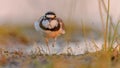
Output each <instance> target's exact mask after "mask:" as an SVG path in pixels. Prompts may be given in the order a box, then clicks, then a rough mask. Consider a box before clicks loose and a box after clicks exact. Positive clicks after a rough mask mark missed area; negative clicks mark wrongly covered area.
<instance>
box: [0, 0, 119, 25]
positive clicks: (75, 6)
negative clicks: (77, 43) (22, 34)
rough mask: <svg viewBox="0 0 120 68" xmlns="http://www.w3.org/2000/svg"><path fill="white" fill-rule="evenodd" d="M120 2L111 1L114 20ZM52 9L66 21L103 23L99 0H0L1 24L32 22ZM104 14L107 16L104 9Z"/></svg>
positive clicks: (116, 0) (117, 15)
mask: <svg viewBox="0 0 120 68" xmlns="http://www.w3.org/2000/svg"><path fill="white" fill-rule="evenodd" d="M104 1H105V3H107V0H104ZM119 3H120V1H119V0H111V2H110V15H111V16H112V17H113V21H114V22H116V21H117V20H118V19H119V18H120V8H119V6H120V4H119ZM106 6H107V4H106ZM50 10H51V11H54V12H55V13H56V14H57V16H58V17H61V18H62V19H63V20H65V21H66V20H69V19H70V18H71V20H73V21H75V22H77V23H80V22H81V21H85V22H87V23H92V24H93V23H94V25H95V26H99V27H100V24H101V23H100V22H101V20H100V14H99V4H98V0H89V1H88V0H65V1H64V0H51V1H48V0H34V1H33V0H0V24H4V23H8V24H11V23H15V24H22V23H27V24H32V23H33V22H34V21H35V20H37V19H38V18H39V17H40V16H42V15H44V13H45V12H47V11H50ZM103 16H106V14H105V13H104V10H103ZM20 22H22V23H20ZM65 23H68V22H65ZM98 24H99V25H98Z"/></svg>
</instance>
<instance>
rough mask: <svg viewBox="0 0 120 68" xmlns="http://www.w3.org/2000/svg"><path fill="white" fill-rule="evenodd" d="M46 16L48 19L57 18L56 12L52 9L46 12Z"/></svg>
mask: <svg viewBox="0 0 120 68" xmlns="http://www.w3.org/2000/svg"><path fill="white" fill-rule="evenodd" d="M45 17H46V18H48V19H54V18H56V14H55V13H54V12H52V11H48V12H47V13H45Z"/></svg>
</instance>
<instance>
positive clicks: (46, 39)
mask: <svg viewBox="0 0 120 68" xmlns="http://www.w3.org/2000/svg"><path fill="white" fill-rule="evenodd" d="M45 42H46V45H47V47H48V51H49V54H50V48H49V45H48V38H45Z"/></svg>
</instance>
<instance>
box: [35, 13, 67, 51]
mask: <svg viewBox="0 0 120 68" xmlns="http://www.w3.org/2000/svg"><path fill="white" fill-rule="evenodd" d="M34 27H35V29H36V30H37V31H40V32H41V33H42V35H43V37H44V39H45V42H46V45H47V47H48V50H49V52H50V48H49V45H48V42H49V39H51V38H52V39H53V40H54V41H53V43H52V46H53V47H54V46H55V44H56V40H57V37H58V36H60V35H63V34H65V25H64V23H63V21H62V19H61V18H59V17H57V16H56V14H55V12H53V11H48V12H46V13H45V14H44V15H43V16H41V17H40V18H39V19H38V20H37V21H35V22H34Z"/></svg>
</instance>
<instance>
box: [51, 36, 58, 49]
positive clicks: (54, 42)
mask: <svg viewBox="0 0 120 68" xmlns="http://www.w3.org/2000/svg"><path fill="white" fill-rule="evenodd" d="M56 39H57V38H56V37H55V38H54V41H53V44H52V47H54V46H55V44H56Z"/></svg>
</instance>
